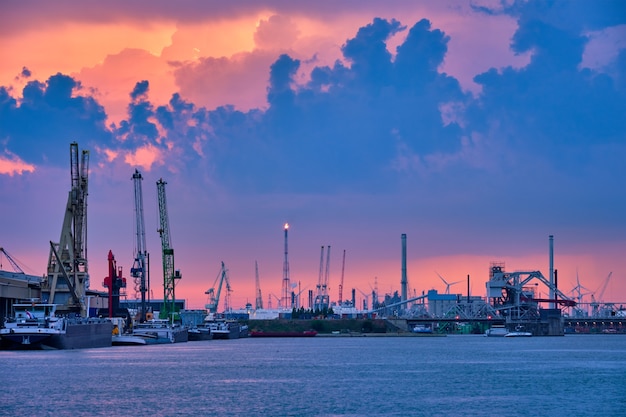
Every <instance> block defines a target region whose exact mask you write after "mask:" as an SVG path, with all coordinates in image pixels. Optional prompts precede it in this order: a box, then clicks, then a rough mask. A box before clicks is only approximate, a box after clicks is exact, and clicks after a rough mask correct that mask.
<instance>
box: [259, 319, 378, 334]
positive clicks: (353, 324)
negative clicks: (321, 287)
mask: <svg viewBox="0 0 626 417" xmlns="http://www.w3.org/2000/svg"><path fill="white" fill-rule="evenodd" d="M248 325H249V326H250V330H253V331H266V332H302V331H306V330H311V329H313V330H315V331H317V332H318V333H332V332H341V333H386V331H387V324H386V323H385V320H381V319H336V320H324V319H291V320H289V319H275V320H250V321H249V322H248Z"/></svg>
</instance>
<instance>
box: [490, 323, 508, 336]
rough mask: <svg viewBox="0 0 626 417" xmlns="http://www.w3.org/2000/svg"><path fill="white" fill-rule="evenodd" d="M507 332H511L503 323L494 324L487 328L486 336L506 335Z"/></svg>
mask: <svg viewBox="0 0 626 417" xmlns="http://www.w3.org/2000/svg"><path fill="white" fill-rule="evenodd" d="M507 333H509V331H508V330H507V329H506V327H504V326H502V325H494V326H493V327H491V328H489V329H487V330H485V336H488V337H504V336H506V335H507Z"/></svg>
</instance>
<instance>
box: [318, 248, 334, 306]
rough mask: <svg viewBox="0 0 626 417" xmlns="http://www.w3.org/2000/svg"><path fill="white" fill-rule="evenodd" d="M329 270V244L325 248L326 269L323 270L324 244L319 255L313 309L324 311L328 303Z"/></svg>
mask: <svg viewBox="0 0 626 417" xmlns="http://www.w3.org/2000/svg"><path fill="white" fill-rule="evenodd" d="M329 272H330V245H329V246H328V248H327V249H326V270H324V246H322V251H321V256H320V275H319V278H318V283H317V295H316V296H315V303H314V309H315V310H319V311H324V309H328V307H329V305H330V299H329V297H328V275H329Z"/></svg>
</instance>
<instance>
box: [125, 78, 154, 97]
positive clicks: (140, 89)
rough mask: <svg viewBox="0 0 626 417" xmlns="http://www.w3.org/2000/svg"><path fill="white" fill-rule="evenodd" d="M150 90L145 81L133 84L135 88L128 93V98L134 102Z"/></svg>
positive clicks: (148, 84)
mask: <svg viewBox="0 0 626 417" xmlns="http://www.w3.org/2000/svg"><path fill="white" fill-rule="evenodd" d="M149 88H150V83H148V81H147V80H143V81H140V82H138V83H137V84H135V88H134V89H133V91H132V92H131V93H130V98H131V99H132V100H133V101H134V100H137V99H138V98H140V97H143V96H145V95H146V94H148V89H149Z"/></svg>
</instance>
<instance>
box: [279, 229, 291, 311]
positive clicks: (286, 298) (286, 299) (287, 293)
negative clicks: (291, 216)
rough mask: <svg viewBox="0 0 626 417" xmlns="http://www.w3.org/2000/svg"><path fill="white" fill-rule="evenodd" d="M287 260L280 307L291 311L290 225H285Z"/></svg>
mask: <svg viewBox="0 0 626 417" xmlns="http://www.w3.org/2000/svg"><path fill="white" fill-rule="evenodd" d="M284 229H285V260H284V263H283V288H282V298H281V300H280V303H281V305H280V307H282V308H283V309H285V310H287V309H291V308H292V307H293V297H292V296H291V278H290V277H289V256H288V254H289V244H288V240H287V239H288V233H289V223H285V227H284Z"/></svg>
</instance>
